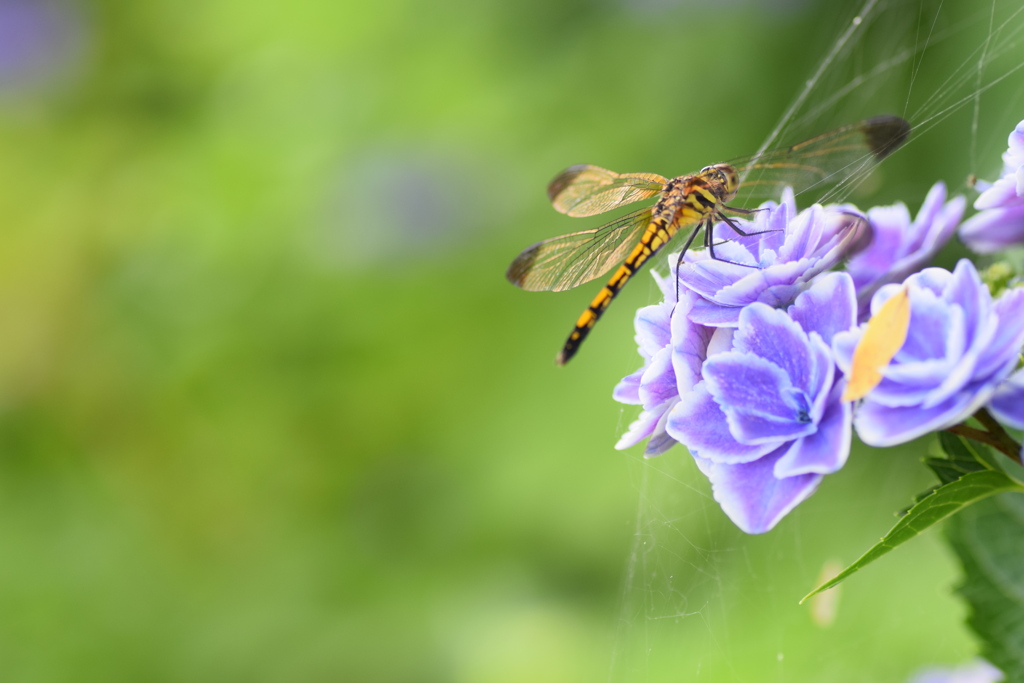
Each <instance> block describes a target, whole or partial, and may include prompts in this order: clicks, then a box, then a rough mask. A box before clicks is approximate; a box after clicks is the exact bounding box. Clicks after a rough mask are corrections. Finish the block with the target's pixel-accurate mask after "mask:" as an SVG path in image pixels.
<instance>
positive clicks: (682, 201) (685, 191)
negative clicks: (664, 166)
mask: <svg viewBox="0 0 1024 683" xmlns="http://www.w3.org/2000/svg"><path fill="white" fill-rule="evenodd" d="M716 190H719V191H718V192H716ZM720 194H721V192H720V188H719V186H718V185H717V184H715V183H709V182H708V181H707V180H705V179H704V178H702V177H701V176H699V175H694V176H684V177H681V178H676V179H674V180H673V181H671V182H670V183H669V184H668V186H667V187H666V188H665V194H664V196H663V197H662V199H661V201H660V202H658V206H657V207H656V208H655V211H654V218H653V219H652V220H651V222H650V224H649V225H648V226H647V230H645V231H644V234H643V236H642V237H641V238H640V241H639V242H638V243H637V245H636V247H634V249H633V251H632V252H631V253H630V254H629V257H628V258H627V259H626V260H625V262H624V263H623V264H622V265H621V266H619V268H618V270H616V271H615V273H614V274H613V275H612V276H611V279H609V280H608V284H606V285H605V286H604V287H602V288H601V291H600V292H598V293H597V296H596V297H594V300H593V301H591V302H590V305H589V306H587V309H586V310H585V311H583V314H582V315H580V317H579V319H578V320H577V321H576V326H575V327H574V328H573V330H572V333H571V334H570V335H569V338H568V339H566V340H565V346H563V347H562V350H561V351H560V352H559V354H558V356H557V357H556V358H555V362H556V363H558V364H559V365H564V364H565V363H566V362H568V360H569V359H570V358H572V357H573V356H574V355H576V351H577V350H579V347H580V344H582V343H583V340H584V339H586V337H587V334H589V333H590V330H591V329H592V328H593V327H594V325H595V324H596V323H597V321H598V318H600V317H601V314H602V313H604V310H605V309H606V308H608V304H610V303H611V302H612V299H614V298H615V297H616V295H617V294H618V293H619V292H620V291H621V290H622V288H623V287H625V286H626V283H627V282H628V281H629V279H630V278H631V277H633V274H634V273H636V272H637V271H638V270H640V268H642V267H643V265H644V264H645V263H646V262H647V260H648V259H650V258H651V257H652V256H654V255H655V254H656V253H658V251H660V250H661V248H662V247H664V246H665V245H666V244H667V243H668V241H669V240H670V239H672V237H673V236H674V235H675V234H676V233H677V232H678V231H679V229H680V227H683V226H687V225H695V224H697V223H699V222H701V221H703V220H704V219H705V218H707V217H708V216H709V215H710V214H711V213H713V212H714V210H715V209H716V208H717V207H718V205H719V204H720V203H721V201H722V200H721V197H720V196H719V195H720Z"/></svg>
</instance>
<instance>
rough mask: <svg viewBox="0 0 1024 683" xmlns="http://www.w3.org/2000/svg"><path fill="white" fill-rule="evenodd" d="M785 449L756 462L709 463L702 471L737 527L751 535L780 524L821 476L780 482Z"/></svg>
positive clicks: (811, 489) (802, 477)
mask: <svg viewBox="0 0 1024 683" xmlns="http://www.w3.org/2000/svg"><path fill="white" fill-rule="evenodd" d="M784 451H785V449H781V448H780V449H779V450H778V451H777V452H775V453H772V454H770V455H767V456H765V457H763V458H760V459H758V460H756V461H754V462H750V463H744V464H738V465H729V464H724V463H719V462H710V461H709V462H705V463H703V464H702V466H701V469H702V470H703V471H704V472H705V474H707V476H708V479H710V480H711V489H712V493H713V495H714V497H715V500H716V501H718V504H719V505H721V506H722V510H723V511H724V512H725V514H727V515H728V516H729V519H731V520H732V521H733V523H734V524H736V526H738V527H739V528H740V529H742V530H743V531H745V532H746V533H748V534H763V533H765V532H766V531H769V530H771V529H772V527H774V526H775V525H776V524H778V523H779V520H781V519H782V518H783V517H785V516H786V515H787V514H788V513H789V512H790V511H791V510H792V509H793V508H795V507H796V506H797V505H799V504H800V503H801V502H803V501H804V500H806V498H807V497H808V496H810V495H811V494H812V493H814V490H815V489H816V488H817V487H818V484H819V483H820V482H821V479H822V475H820V474H805V475H802V476H797V477H786V478H785V479H778V478H776V477H775V474H774V469H775V463H776V461H778V459H779V458H780V457H781V455H782V453H783V452H784Z"/></svg>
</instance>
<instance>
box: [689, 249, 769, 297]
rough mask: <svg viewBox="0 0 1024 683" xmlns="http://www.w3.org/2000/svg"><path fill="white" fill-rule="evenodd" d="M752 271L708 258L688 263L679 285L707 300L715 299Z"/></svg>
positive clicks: (745, 267)
mask: <svg viewBox="0 0 1024 683" xmlns="http://www.w3.org/2000/svg"><path fill="white" fill-rule="evenodd" d="M750 270H751V269H750V268H749V267H747V266H738V265H736V264H733V263H726V262H724V261H717V260H713V259H711V258H706V259H703V260H701V261H696V262H692V263H690V262H687V263H686V264H685V266H684V267H682V268H680V269H679V284H680V285H682V286H683V287H686V288H687V289H690V290H692V291H694V292H696V293H697V294H699V295H700V296H702V297H704V298H705V299H715V295H716V294H717V293H718V292H720V291H721V290H722V289H725V288H726V287H728V286H729V285H731V284H732V283H734V282H736V281H737V280H739V279H741V278H743V277H745V276H746V275H748V274H749V273H750Z"/></svg>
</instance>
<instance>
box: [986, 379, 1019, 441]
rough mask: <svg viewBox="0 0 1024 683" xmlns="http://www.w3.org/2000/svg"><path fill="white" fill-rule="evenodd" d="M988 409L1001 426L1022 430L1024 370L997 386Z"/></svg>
mask: <svg viewBox="0 0 1024 683" xmlns="http://www.w3.org/2000/svg"><path fill="white" fill-rule="evenodd" d="M988 409H989V411H990V412H991V413H992V415H994V416H995V418H996V419H997V420H999V421H1000V422H1002V423H1003V424H1006V425H1009V426H1011V427H1013V428H1014V429H1024V369H1021V370H1018V371H1017V372H1015V373H1013V374H1012V375H1010V378H1009V379H1007V380H1006V381H1005V382H1003V383H1002V384H1000V385H999V387H998V388H997V389H996V393H995V394H994V395H993V396H992V402H991V403H989V405H988Z"/></svg>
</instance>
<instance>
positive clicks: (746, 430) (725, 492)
mask: <svg viewBox="0 0 1024 683" xmlns="http://www.w3.org/2000/svg"><path fill="white" fill-rule="evenodd" d="M856 313H857V302H856V297H855V294H854V287H853V281H852V280H851V279H850V276H849V275H847V274H846V273H830V274H828V275H825V276H822V277H820V278H818V279H817V280H815V282H814V283H813V285H812V286H811V287H810V288H809V289H808V290H807V291H805V292H803V293H802V294H800V295H799V296H798V297H797V299H796V301H795V303H794V304H793V306H792V307H791V308H790V309H789V310H788V311H784V310H779V309H775V308H772V307H771V306H768V305H766V304H763V303H759V302H758V303H752V304H750V305H748V306H746V307H745V308H743V310H742V311H741V312H740V313H739V316H738V321H737V329H736V330H735V332H733V333H732V335H731V336H732V340H731V341H732V344H731V348H730V349H729V350H727V351H722V352H720V353H711V354H708V358H707V360H706V361H705V362H704V363H703V366H702V368H701V381H700V382H698V383H697V384H696V386H694V387H693V390H692V391H690V392H688V393H686V394H681V396H680V398H679V400H678V402H677V403H676V405H675V406H674V407H673V408H672V409H671V411H670V413H669V414H668V420H667V423H666V429H667V431H668V433H669V435H670V436H671V437H673V438H674V439H676V440H677V441H680V442H682V443H684V444H686V445H687V447H688V448H689V449H690V453H691V454H692V455H693V457H694V458H695V459H696V461H697V464H698V466H699V467H700V468H701V470H702V471H703V472H704V473H705V474H706V475H707V477H708V478H709V479H710V480H711V485H712V489H713V492H714V496H715V500H717V501H718V503H719V504H720V505H721V506H722V509H723V510H724V511H725V513H726V514H727V515H728V516H729V517H730V518H731V519H732V521H733V522H734V523H735V524H736V525H737V526H738V527H740V528H741V529H743V530H744V531H746V532H747V533H752V534H754V533H763V532H765V531H768V530H769V529H771V528H772V527H774V526H775V525H776V524H777V523H778V522H779V520H780V519H782V518H783V517H784V516H785V515H786V514H787V513H788V512H789V511H790V510H792V509H793V508H794V507H795V506H796V505H798V504H799V503H800V502H801V501H803V500H804V499H806V498H807V497H808V496H809V495H810V494H811V493H813V492H814V490H815V488H817V486H818V484H819V483H820V481H821V479H822V478H823V476H824V475H825V474H828V473H830V472H835V471H836V470H838V469H839V468H841V467H842V466H843V464H844V463H845V462H846V458H847V455H848V454H849V450H850V438H851V407H850V404H849V403H844V402H842V401H840V396H841V394H842V389H843V384H844V383H843V381H842V379H841V378H840V377H838V376H837V373H836V368H835V361H834V359H833V356H832V352H831V350H830V348H829V344H830V342H831V341H832V339H833V337H834V336H835V335H836V334H837V333H838V332H841V331H843V330H848V329H849V328H851V327H853V326H854V325H855V324H856ZM722 332H728V331H726V330H722Z"/></svg>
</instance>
